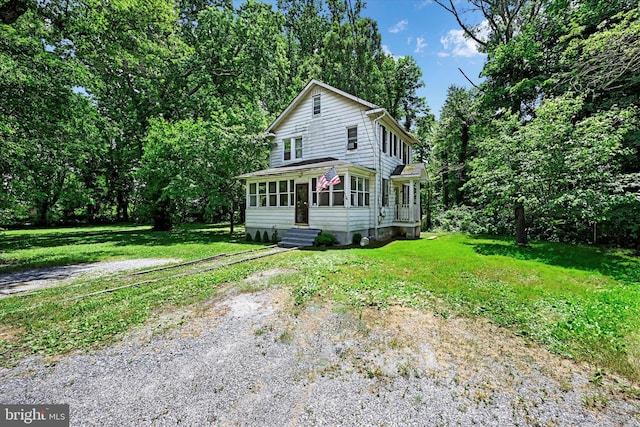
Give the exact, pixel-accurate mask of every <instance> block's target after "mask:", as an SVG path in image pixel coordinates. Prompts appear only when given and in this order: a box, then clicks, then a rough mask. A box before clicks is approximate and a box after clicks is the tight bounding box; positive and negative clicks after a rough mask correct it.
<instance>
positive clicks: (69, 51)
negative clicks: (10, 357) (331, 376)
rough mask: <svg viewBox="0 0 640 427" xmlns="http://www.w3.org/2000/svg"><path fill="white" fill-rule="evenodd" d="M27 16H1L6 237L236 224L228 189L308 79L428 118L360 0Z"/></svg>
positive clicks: (95, 2)
mask: <svg viewBox="0 0 640 427" xmlns="http://www.w3.org/2000/svg"><path fill="white" fill-rule="evenodd" d="M3 3H4V2H3ZM13 3H15V2H12V3H5V4H6V5H9V4H13ZM25 5H26V10H25V11H24V12H25V13H23V14H22V15H20V16H19V17H18V18H17V19H15V20H14V21H13V22H11V23H7V21H6V20H5V19H4V17H5V16H4V15H3V16H0V18H2V19H3V23H0V140H1V141H2V150H0V187H1V189H0V226H2V225H11V224H20V223H37V224H42V225H46V224H51V223H53V222H67V223H69V222H72V223H73V222H89V223H92V222H109V221H130V220H135V221H140V222H152V223H153V224H154V225H155V228H157V229H169V228H170V227H171V225H172V224H173V223H176V222H184V221H191V220H199V221H219V220H228V219H229V216H231V217H233V213H234V212H240V211H241V209H238V207H239V205H240V204H241V203H242V202H243V200H244V197H243V194H244V193H243V190H242V187H241V186H240V185H239V183H238V182H237V181H236V180H234V178H233V177H234V176H236V175H239V174H242V173H244V172H249V171H252V170H256V169H259V168H262V167H266V160H267V155H268V150H269V147H268V144H267V142H266V140H265V139H264V137H263V132H264V129H265V128H266V127H267V126H268V124H269V122H270V121H271V120H273V119H274V118H275V116H276V115H277V114H279V113H280V112H281V111H282V110H283V109H284V108H285V107H286V106H287V105H288V103H289V102H290V101H291V100H292V99H293V98H294V97H295V95H296V94H297V93H298V92H299V91H300V90H301V89H302V88H303V87H304V85H306V84H307V83H308V81H309V80H310V79H312V78H317V79H320V80H322V81H325V82H327V83H329V84H331V85H334V86H337V87H339V88H341V89H343V90H346V91H348V92H350V93H353V94H356V95H357V96H359V97H361V98H364V99H367V100H370V101H372V102H375V103H378V104H380V105H382V106H384V107H386V108H387V109H388V110H389V111H390V112H392V113H393V114H394V115H395V116H396V117H398V118H399V119H401V120H403V121H404V123H405V124H406V125H407V126H408V127H412V126H413V125H414V122H415V121H416V119H417V117H418V116H424V115H425V114H427V113H428V110H427V107H426V103H425V101H424V99H421V98H419V97H418V96H417V95H416V90H417V89H418V88H419V87H420V86H422V85H423V83H422V81H421V77H422V74H421V71H420V69H419V68H418V66H417V65H416V63H415V61H414V60H413V58H410V57H404V58H393V57H391V56H387V55H385V54H384V52H382V49H381V45H380V41H381V36H380V33H379V31H378V27H377V24H376V22H374V21H372V20H371V19H369V18H365V17H363V16H362V15H361V12H362V8H363V7H364V5H363V3H362V2H360V1H348V0H281V1H279V2H278V8H277V10H274V9H273V8H272V6H271V5H267V4H263V3H260V2H256V1H253V0H247V1H246V2H244V3H242V4H241V5H239V6H238V7H234V4H233V2H232V1H231V0H208V1H207V0H179V1H172V0H115V1H109V2H105V1H102V0H81V1H78V2H67V1H61V0H53V1H50V2H36V1H32V2H28V3H25ZM3 13H4V12H3Z"/></svg>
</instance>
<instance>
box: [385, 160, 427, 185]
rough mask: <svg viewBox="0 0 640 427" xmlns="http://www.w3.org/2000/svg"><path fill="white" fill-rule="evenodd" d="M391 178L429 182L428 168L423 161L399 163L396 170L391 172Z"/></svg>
mask: <svg viewBox="0 0 640 427" xmlns="http://www.w3.org/2000/svg"><path fill="white" fill-rule="evenodd" d="M391 180H392V181H418V182H427V170H426V168H425V167H424V164H423V163H411V164H410V165H398V166H396V168H395V169H394V171H393V172H391Z"/></svg>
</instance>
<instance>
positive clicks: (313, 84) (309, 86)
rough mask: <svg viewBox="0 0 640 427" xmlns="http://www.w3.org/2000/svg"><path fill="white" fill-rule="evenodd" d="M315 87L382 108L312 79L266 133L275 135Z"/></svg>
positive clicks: (370, 106)
mask: <svg viewBox="0 0 640 427" xmlns="http://www.w3.org/2000/svg"><path fill="white" fill-rule="evenodd" d="M314 87H321V88H323V89H326V90H328V91H330V92H333V93H335V94H338V95H340V96H343V97H345V98H347V99H350V100H351V101H353V102H355V103H357V104H360V105H363V106H365V107H367V108H369V109H377V108H380V107H379V106H378V105H376V104H373V103H371V102H369V101H365V100H364V99H362V98H358V97H357V96H354V95H351V94H350V93H347V92H345V91H343V90H340V89H338V88H337V87H333V86H331V85H329V84H326V83H324V82H321V81H320V80H316V79H312V80H311V81H309V83H307V85H306V86H305V87H304V88H303V89H302V90H301V91H300V93H299V94H298V95H297V96H296V97H295V98H294V99H293V101H291V103H290V104H289V105H288V106H287V108H285V110H284V111H283V112H282V113H281V114H280V115H279V116H278V117H277V118H276V119H275V120H274V121H273V123H271V124H270V125H269V127H268V128H267V130H266V133H267V134H269V133H273V128H275V127H276V126H278V125H279V124H280V122H282V120H284V118H285V117H287V115H289V113H290V112H291V111H292V110H293V109H294V108H296V106H297V105H298V104H299V103H300V101H301V100H302V99H303V98H304V97H305V96H306V95H308V94H309V93H310V92H311V91H312V90H313V88H314Z"/></svg>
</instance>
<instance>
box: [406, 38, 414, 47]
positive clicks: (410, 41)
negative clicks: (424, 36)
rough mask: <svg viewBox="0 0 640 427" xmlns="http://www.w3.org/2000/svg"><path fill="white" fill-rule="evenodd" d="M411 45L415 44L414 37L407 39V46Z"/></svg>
mask: <svg viewBox="0 0 640 427" xmlns="http://www.w3.org/2000/svg"><path fill="white" fill-rule="evenodd" d="M411 43H413V37H411V36H409V37H407V44H408V45H409V46H411Z"/></svg>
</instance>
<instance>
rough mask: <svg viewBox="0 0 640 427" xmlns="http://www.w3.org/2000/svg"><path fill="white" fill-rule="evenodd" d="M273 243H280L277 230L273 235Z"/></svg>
mask: <svg viewBox="0 0 640 427" xmlns="http://www.w3.org/2000/svg"><path fill="white" fill-rule="evenodd" d="M271 242H272V243H278V230H275V231H274V232H273V233H272V234H271Z"/></svg>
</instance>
